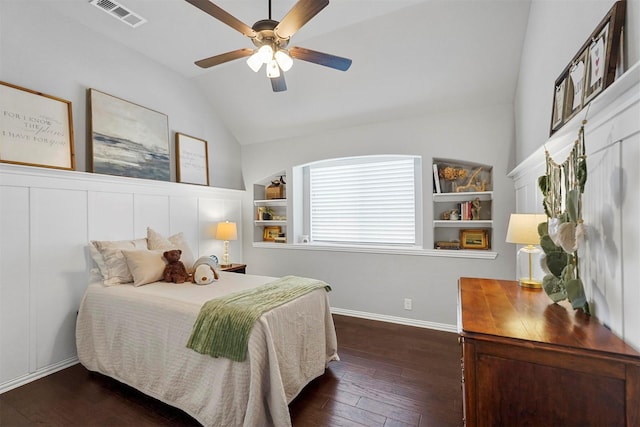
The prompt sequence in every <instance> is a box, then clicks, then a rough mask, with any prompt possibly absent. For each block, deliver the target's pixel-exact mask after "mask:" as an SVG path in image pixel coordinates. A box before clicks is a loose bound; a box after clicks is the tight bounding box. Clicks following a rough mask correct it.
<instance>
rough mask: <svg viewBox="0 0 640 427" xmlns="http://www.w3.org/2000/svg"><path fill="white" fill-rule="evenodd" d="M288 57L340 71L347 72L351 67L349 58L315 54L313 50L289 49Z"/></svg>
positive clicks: (295, 47)
mask: <svg viewBox="0 0 640 427" xmlns="http://www.w3.org/2000/svg"><path fill="white" fill-rule="evenodd" d="M289 55H291V57H292V58H296V59H301V60H303V61H307V62H313V63H314V64H318V65H324V66H325V67H329V68H334V69H336V70H340V71H347V70H348V69H349V67H350V66H351V60H350V59H349V58H342V57H340V56H335V55H329V54H328V53H322V52H317V51H315V50H310V49H305V48H303V47H298V46H294V47H292V48H290V49H289Z"/></svg>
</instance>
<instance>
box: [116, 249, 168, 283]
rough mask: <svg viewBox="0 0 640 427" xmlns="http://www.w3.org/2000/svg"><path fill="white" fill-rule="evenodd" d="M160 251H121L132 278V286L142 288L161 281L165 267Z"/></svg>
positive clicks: (161, 251)
mask: <svg viewBox="0 0 640 427" xmlns="http://www.w3.org/2000/svg"><path fill="white" fill-rule="evenodd" d="M163 252H164V251H163V250H162V249H158V250H154V251H150V250H148V249H123V250H122V253H123V255H124V258H125V259H126V261H127V266H129V271H131V275H132V276H133V286H142V285H146V284H148V283H152V282H157V281H159V280H161V279H162V273H164V268H165V266H166V265H167V262H166V260H165V259H164V257H163V256H162V254H163Z"/></svg>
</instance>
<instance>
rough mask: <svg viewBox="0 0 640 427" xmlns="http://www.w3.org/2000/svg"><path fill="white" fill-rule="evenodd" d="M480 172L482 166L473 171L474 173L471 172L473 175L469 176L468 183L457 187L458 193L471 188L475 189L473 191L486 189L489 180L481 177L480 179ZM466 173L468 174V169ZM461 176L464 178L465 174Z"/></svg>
mask: <svg viewBox="0 0 640 427" xmlns="http://www.w3.org/2000/svg"><path fill="white" fill-rule="evenodd" d="M480 172H482V168H478V169H476V170H475V171H473V173H472V174H471V176H469V179H468V180H467V183H466V184H465V185H459V186H457V187H456V193H461V192H463V191H467V190H469V189H473V191H486V189H487V181H486V180H482V181H480V179H478V175H480ZM465 175H466V171H465ZM460 178H464V176H461V177H460Z"/></svg>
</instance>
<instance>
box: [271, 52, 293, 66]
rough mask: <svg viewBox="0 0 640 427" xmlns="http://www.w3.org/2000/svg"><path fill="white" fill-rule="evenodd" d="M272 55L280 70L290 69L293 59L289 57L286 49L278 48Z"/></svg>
mask: <svg viewBox="0 0 640 427" xmlns="http://www.w3.org/2000/svg"><path fill="white" fill-rule="evenodd" d="M274 57H275V59H276V61H277V62H278V65H279V66H280V68H282V71H289V70H290V69H291V66H292V65H293V59H291V57H290V56H289V54H288V53H287V51H285V50H278V51H277V52H276V54H275V55H274Z"/></svg>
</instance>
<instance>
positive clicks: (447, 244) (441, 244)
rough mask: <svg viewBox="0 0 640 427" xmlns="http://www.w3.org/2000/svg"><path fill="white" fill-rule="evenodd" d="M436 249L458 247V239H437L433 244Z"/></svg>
mask: <svg viewBox="0 0 640 427" xmlns="http://www.w3.org/2000/svg"><path fill="white" fill-rule="evenodd" d="M435 247H436V249H452V250H455V249H460V242H458V241H452V242H448V241H438V242H436V244H435Z"/></svg>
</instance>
